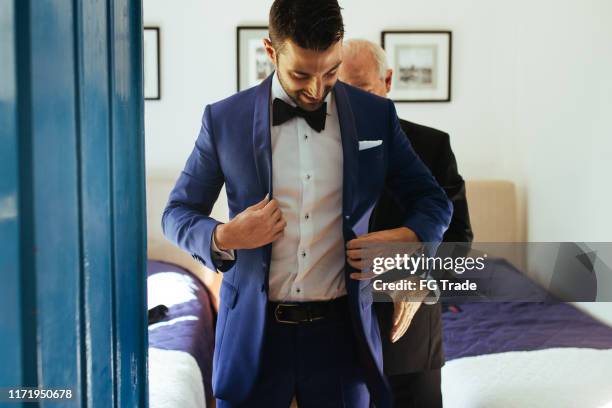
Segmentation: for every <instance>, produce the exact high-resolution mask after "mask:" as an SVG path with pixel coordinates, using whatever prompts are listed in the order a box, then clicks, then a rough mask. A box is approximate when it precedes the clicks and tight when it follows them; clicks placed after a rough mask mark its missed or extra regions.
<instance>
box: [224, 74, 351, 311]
mask: <svg viewBox="0 0 612 408" xmlns="http://www.w3.org/2000/svg"><path fill="white" fill-rule="evenodd" d="M275 98H279V99H282V100H283V101H285V102H287V103H288V104H290V105H292V106H296V104H295V103H294V102H293V100H292V99H291V98H290V97H289V96H288V95H287V93H286V92H285V90H284V89H283V87H282V85H281V84H280V81H279V80H278V77H277V74H276V73H275V74H274V78H273V81H272V91H271V98H270V104H272V102H273V101H274V99H275ZM325 101H326V102H327V118H326V121H325V129H323V130H322V131H321V132H320V133H317V132H316V131H315V130H313V129H312V128H311V127H310V126H309V125H308V124H307V123H306V121H305V120H304V119H303V118H301V117H296V118H293V119H291V120H289V121H287V122H285V123H283V124H282V125H278V126H272V125H271V124H272V117H270V133H271V145H272V189H273V198H274V199H276V200H277V201H278V204H279V207H280V209H281V211H282V213H283V216H284V217H285V220H286V221H287V226H286V227H285V231H284V235H283V236H282V238H280V239H278V240H276V241H274V242H273V243H272V259H271V262H270V275H269V293H268V298H269V299H270V300H271V301H297V302H305V301H313V300H329V299H333V298H336V297H338V296H342V295H344V294H346V287H345V282H344V262H345V249H344V239H343V234H342V174H343V152H342V139H341V136H340V123H339V121H338V111H337V109H336V103H335V98H334V96H333V92H330V93H329V95H328V96H327V98H326V99H325ZM270 112H272V109H271V107H270ZM213 251H214V252H216V255H217V256H218V257H219V258H220V259H232V258H233V254H232V253H231V252H230V253H227V252H225V253H224V252H223V251H219V250H218V249H217V248H216V245H215V243H214V241H213Z"/></svg>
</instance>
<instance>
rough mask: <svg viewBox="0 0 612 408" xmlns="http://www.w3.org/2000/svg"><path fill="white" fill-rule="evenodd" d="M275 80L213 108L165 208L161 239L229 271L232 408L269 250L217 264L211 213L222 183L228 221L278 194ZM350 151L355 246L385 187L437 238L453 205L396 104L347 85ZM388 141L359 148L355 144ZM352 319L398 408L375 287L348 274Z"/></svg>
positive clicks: (253, 355)
mask: <svg viewBox="0 0 612 408" xmlns="http://www.w3.org/2000/svg"><path fill="white" fill-rule="evenodd" d="M271 83H272V77H271V76H270V77H269V78H268V79H266V80H265V81H264V82H263V83H262V84H261V85H259V86H257V87H254V88H251V89H248V90H246V91H243V92H240V93H238V94H235V95H233V96H231V97H229V98H227V99H224V100H222V101H220V102H217V103H214V104H212V105H209V106H207V107H206V109H205V111H204V117H203V119H202V128H201V131H200V134H199V136H198V139H197V140H196V143H195V148H194V149H193V151H192V153H191V155H190V156H189V159H188V160H187V163H186V164H185V169H184V170H183V172H182V173H181V175H180V177H179V179H178V180H177V182H176V186H175V187H174V189H173V190H172V192H171V194H170V198H169V202H168V205H167V207H166V209H165V211H164V214H163V219H162V225H163V229H164V234H165V235H166V237H167V238H168V239H170V240H171V241H173V242H174V243H176V244H177V245H178V246H179V247H180V248H182V249H184V250H185V251H188V252H189V253H191V254H192V256H193V257H194V258H195V259H197V260H199V261H200V262H202V263H203V264H204V265H206V266H208V267H209V268H211V269H219V270H221V271H222V272H224V276H223V282H222V284H221V293H220V297H221V300H220V307H219V316H218V320H217V330H216V336H215V353H214V360H213V367H214V369H213V390H214V393H215V396H217V397H218V398H222V399H225V400H228V401H231V402H234V403H239V402H241V401H243V400H244V399H245V398H246V397H247V396H248V394H249V392H250V390H251V389H252V387H253V385H254V383H255V379H256V376H257V373H258V371H259V366H260V363H261V362H260V356H261V352H262V342H263V338H264V328H265V320H266V302H267V288H268V271H269V265H270V254H271V245H266V246H265V247H262V248H256V249H249V250H237V251H236V259H235V261H223V262H222V263H220V264H215V261H213V256H212V253H211V239H212V234H213V231H214V229H215V227H216V225H217V224H219V221H217V220H214V219H213V218H211V217H210V216H209V215H210V212H211V209H212V207H213V204H214V203H215V201H216V200H217V197H218V196H219V192H220V189H221V186H222V185H223V184H224V183H225V187H226V191H227V201H228V205H229V212H230V218H232V217H234V216H235V215H236V214H238V213H240V212H241V211H243V210H245V209H246V208H247V207H248V206H251V205H253V204H255V203H257V202H259V201H261V200H262V199H263V197H264V196H265V195H266V194H267V193H270V195H271V197H273V191H272V171H273V169H272V153H271V147H270V88H271ZM333 92H334V95H335V98H336V106H337V109H338V117H339V121H340V130H341V135H342V136H341V137H342V149H343V154H344V169H343V200H342V201H343V205H342V213H343V233H344V240H345V242H346V241H349V240H351V239H353V238H355V237H356V235H360V234H363V233H365V232H367V225H368V219H369V216H370V213H371V211H372V208H373V207H374V205H375V204H376V202H377V200H378V198H379V195H380V193H381V191H382V189H383V187H384V186H385V185H387V187H389V189H390V191H392V192H394V193H395V194H396V195H397V197H398V198H399V200H401V202H402V203H403V204H404V205H405V207H406V209H407V212H406V218H405V222H404V225H405V226H407V227H408V228H410V229H412V230H413V231H414V232H415V233H416V234H417V235H418V236H419V238H420V239H421V241H423V242H439V241H441V239H442V235H443V234H444V231H445V230H446V228H447V227H448V223H449V221H450V216H451V211H452V209H451V204H450V202H449V201H448V200H447V198H446V195H445V194H444V191H443V190H442V189H441V188H440V187H439V186H438V184H437V183H436V181H435V180H434V178H433V177H432V175H431V173H430V172H429V170H428V169H427V168H426V166H425V165H424V164H423V163H422V162H421V160H420V159H419V158H418V157H417V155H416V154H415V153H414V151H413V149H412V147H411V145H410V142H409V141H408V139H407V138H406V136H405V135H404V134H403V133H402V130H401V128H400V124H399V121H398V118H397V115H396V112H395V108H394V106H393V103H392V102H391V101H390V100H388V99H384V98H379V97H377V96H374V95H372V94H369V93H367V92H363V91H361V90H359V89H357V88H354V87H351V86H349V85H347V84H344V83H342V82H339V81H338V82H337V83H336V85H335V86H334V89H333ZM362 140H382V144H381V145H379V146H377V147H373V148H370V149H367V150H362V151H359V148H358V146H359V144H358V141H362ZM345 269H346V270H345V273H346V288H347V292H348V298H349V304H350V309H351V316H352V320H353V325H354V328H355V334H356V337H357V340H358V344H359V349H360V358H361V361H362V363H363V364H364V366H365V367H366V372H367V380H368V386H369V388H370V392H371V393H372V396H373V398H374V400H375V402H376V405H377V406H378V407H387V406H391V404H392V403H391V398H390V395H389V392H388V388H387V384H386V381H385V379H384V375H383V372H382V355H381V343H380V333H379V329H378V324H377V322H376V319H375V318H374V315H373V311H372V308H371V304H372V294H371V292H370V286H369V285H368V282H366V281H363V282H359V281H355V280H353V279H350V278H349V277H348V276H349V274H350V273H351V272H352V271H353V269H352V268H351V267H350V266H349V265H348V264H346V268H345Z"/></svg>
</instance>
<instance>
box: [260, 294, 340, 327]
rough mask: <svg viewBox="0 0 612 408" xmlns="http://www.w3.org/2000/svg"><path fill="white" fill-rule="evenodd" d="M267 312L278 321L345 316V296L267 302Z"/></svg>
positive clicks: (307, 321)
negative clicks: (308, 300) (302, 300)
mask: <svg viewBox="0 0 612 408" xmlns="http://www.w3.org/2000/svg"><path fill="white" fill-rule="evenodd" d="M268 313H269V314H270V317H271V318H273V319H275V320H276V322H278V323H285V324H304V323H311V322H314V321H317V320H322V319H333V318H338V317H341V316H346V314H347V313H348V301H347V297H346V296H342V297H339V298H336V299H332V300H325V301H319V302H268Z"/></svg>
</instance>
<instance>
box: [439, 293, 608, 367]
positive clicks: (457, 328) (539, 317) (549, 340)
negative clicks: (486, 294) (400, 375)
mask: <svg viewBox="0 0 612 408" xmlns="http://www.w3.org/2000/svg"><path fill="white" fill-rule="evenodd" d="M459 307H460V308H461V311H460V312H451V311H449V312H445V313H444V314H443V317H442V319H443V338H444V349H445V354H446V360H447V361H450V360H454V359H456V358H461V357H469V356H477V355H482V354H493V353H503V352H507V351H528V350H543V349H548V348H553V347H580V348H593V349H610V348H612V328H611V327H609V326H607V325H605V324H603V323H601V322H599V321H598V320H595V319H593V318H592V317H590V316H589V315H587V314H585V313H583V312H582V311H580V310H578V309H577V308H575V307H574V306H572V305H570V304H567V303H531V302H529V303H528V302H524V303H518V302H517V303H464V304H461V305H459Z"/></svg>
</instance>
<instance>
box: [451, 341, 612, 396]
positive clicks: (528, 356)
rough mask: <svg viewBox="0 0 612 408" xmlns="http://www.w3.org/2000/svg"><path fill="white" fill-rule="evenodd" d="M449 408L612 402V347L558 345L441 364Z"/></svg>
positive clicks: (467, 358) (466, 358) (461, 359)
mask: <svg viewBox="0 0 612 408" xmlns="http://www.w3.org/2000/svg"><path fill="white" fill-rule="evenodd" d="M442 396H443V400H444V407H445V408H481V407H482V408H485V407H486V408H497V407H499V408H502V407H503V408H514V407H516V408H525V407H529V408H565V407H567V408H577V407H580V408H602V407H612V350H594V349H579V348H553V349H547V350H539V351H519V352H507V353H499V354H489V355H483V356H475V357H465V358H460V359H457V360H452V361H449V362H447V363H446V365H445V366H444V367H443V369H442Z"/></svg>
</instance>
